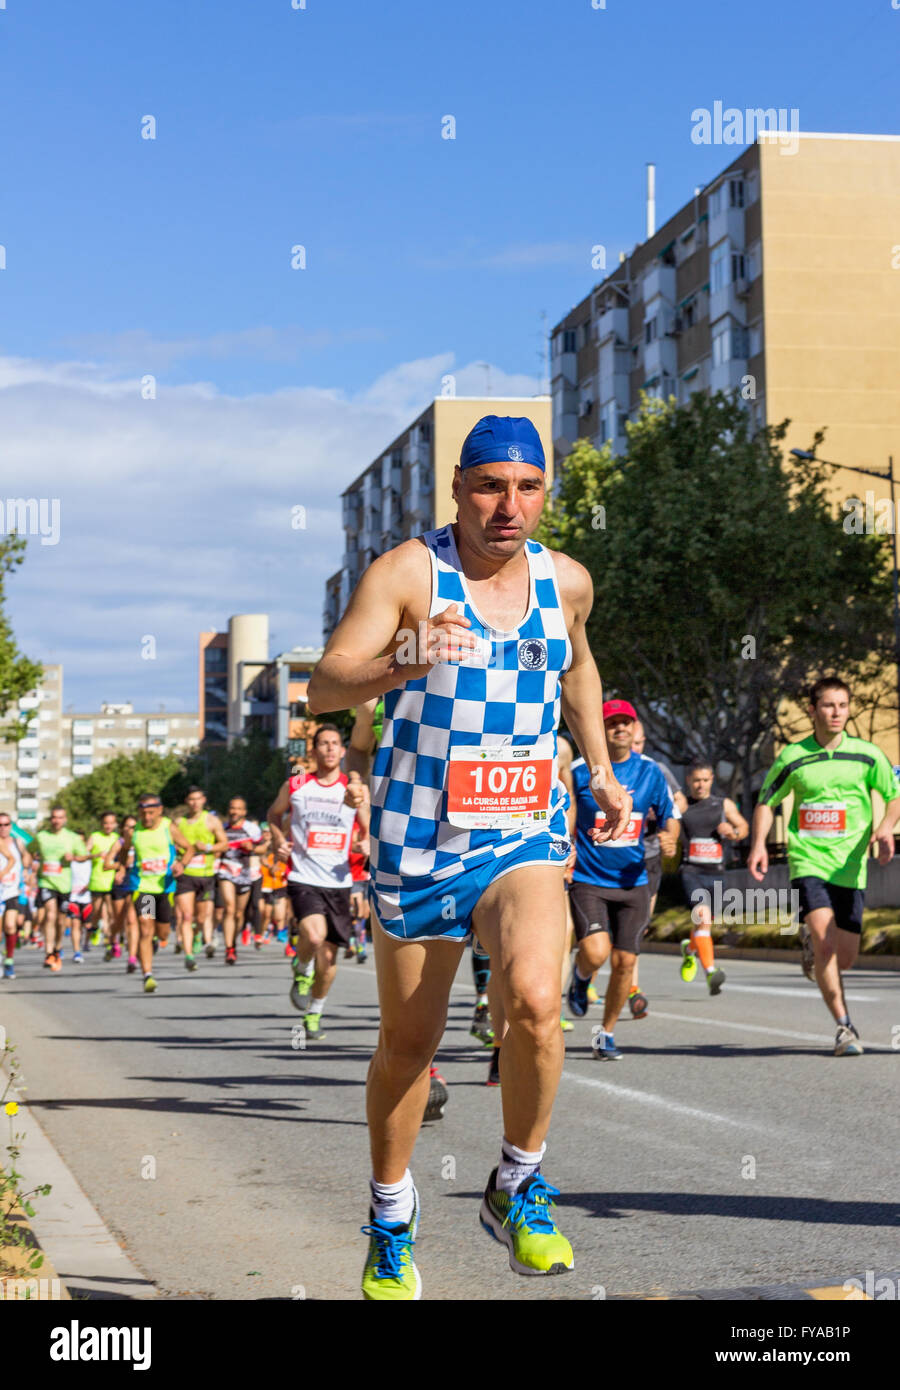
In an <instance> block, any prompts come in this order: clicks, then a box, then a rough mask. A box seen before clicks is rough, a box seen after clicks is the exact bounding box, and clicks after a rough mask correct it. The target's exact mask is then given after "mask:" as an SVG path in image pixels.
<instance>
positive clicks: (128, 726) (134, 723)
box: [125, 719, 141, 746]
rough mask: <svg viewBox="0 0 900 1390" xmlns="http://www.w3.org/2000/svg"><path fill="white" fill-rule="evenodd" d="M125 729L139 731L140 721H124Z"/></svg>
mask: <svg viewBox="0 0 900 1390" xmlns="http://www.w3.org/2000/svg"><path fill="white" fill-rule="evenodd" d="M125 728H126V729H140V728H141V720H140V719H126V720H125ZM129 746H130V745H129Z"/></svg>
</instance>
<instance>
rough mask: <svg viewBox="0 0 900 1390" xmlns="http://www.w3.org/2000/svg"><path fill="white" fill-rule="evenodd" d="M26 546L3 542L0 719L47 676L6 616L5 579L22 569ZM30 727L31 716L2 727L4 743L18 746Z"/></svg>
mask: <svg viewBox="0 0 900 1390" xmlns="http://www.w3.org/2000/svg"><path fill="white" fill-rule="evenodd" d="M25 546H26V542H25V539H24V537H22V536H17V535H9V536H4V537H3V538H2V539H0V719H5V716H6V714H7V713H8V711H9V707H10V705H13V704H15V703H16V701H17V700H18V699H19V698H20V697H21V696H22V695H27V693H28V691H29V690H34V688H35V687H36V686H37V685H38V684H39V683H40V679H41V676H42V674H43V667H42V666H41V665H40V663H39V662H37V661H29V660H28V658H27V657H25V656H22V654H21V652H20V651H19V648H18V646H17V645H16V640H15V637H14V636H13V630H12V624H11V623H10V621H9V619H8V617H7V616H6V612H5V608H6V584H5V576H6V575H7V574H11V573H12V571H13V570H16V569H18V567H19V566H20V565H21V563H22V561H23V560H24V558H25ZM29 723H30V715H29V716H24V715H23V716H22V717H21V718H15V719H11V720H8V721H6V722H5V723H0V739H2V741H3V742H5V743H17V742H18V741H19V739H21V738H24V737H25V735H26V734H27V732H28V727H29Z"/></svg>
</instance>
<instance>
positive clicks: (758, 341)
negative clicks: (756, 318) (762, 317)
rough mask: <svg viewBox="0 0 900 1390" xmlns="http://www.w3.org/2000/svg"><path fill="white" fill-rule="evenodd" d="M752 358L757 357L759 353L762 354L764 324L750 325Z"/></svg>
mask: <svg viewBox="0 0 900 1390" xmlns="http://www.w3.org/2000/svg"><path fill="white" fill-rule="evenodd" d="M749 336H750V356H751V357H755V356H756V354H757V353H758V352H762V323H754V324H751V325H750V334H749Z"/></svg>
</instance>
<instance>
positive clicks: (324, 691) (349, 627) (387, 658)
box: [306, 540, 476, 716]
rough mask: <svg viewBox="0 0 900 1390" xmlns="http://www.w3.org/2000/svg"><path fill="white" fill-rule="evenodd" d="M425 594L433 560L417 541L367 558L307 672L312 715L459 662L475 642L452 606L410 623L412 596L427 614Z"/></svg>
mask: <svg viewBox="0 0 900 1390" xmlns="http://www.w3.org/2000/svg"><path fill="white" fill-rule="evenodd" d="M430 593H431V561H430V560H429V558H428V551H427V550H426V548H425V546H424V545H422V543H421V541H418V540H413V541H404V543H403V544H402V545H398V546H397V547H396V549H395V550H389V551H388V552H387V553H386V554H385V555H380V556H379V557H378V559H377V560H373V561H372V564H371V565H369V568H368V569H367V570H366V572H365V574H364V575H363V577H362V579H361V580H360V581H359V583H358V584H357V586H356V588H355V589H354V591H353V595H352V597H351V599H350V603H349V605H348V608H347V611H346V613H345V614H344V616H343V618H342V619H341V621H340V622H339V623H338V625H337V627H336V628H335V630H334V632H333V633H332V634H331V637H330V638H329V639H328V645H327V647H326V648H325V654H324V656H323V657H322V660H321V661H320V662H319V664H318V666H317V667H316V669H315V670H314V671H313V673H312V676H311V678H310V682H309V687H308V690H307V695H306V704H307V708H308V709H309V712H310V714H311V715H313V716H317V715H319V714H325V713H326V712H327V711H329V710H339V709H347V707H348V706H351V705H359V704H360V703H361V702H362V701H363V700H371V699H373V698H375V697H377V696H378V695H384V694H385V692H386V691H388V690H394V689H396V688H397V686H400V685H403V684H404V683H405V682H406V681H409V680H419V679H420V678H421V677H422V676H425V675H427V674H428V672H429V670H430V669H431V667H432V666H433V665H434V664H435V663H436V662H438V661H452V660H458V659H459V654H460V653H461V652H463V651H469V650H472V649H473V648H474V646H475V645H476V643H475V638H474V636H473V635H472V634H471V633H469V632H468V631H467V629H468V628H469V626H470V623H469V620H468V618H466V617H464V616H463V615H462V614H461V613H459V612H457V609H456V606H455V605H454V604H450V605H449V606H448V608H447V609H445V611H444V612H443V613H438V614H436V616H435V617H434V618H427V617H425V616H423V617H422V618H421V619H420V621H419V622H418V623H416V624H412V622H411V620H410V619H409V617H408V614H409V612H410V610H414V609H415V608H416V602H417V601H418V605H419V608H420V609H421V611H422V613H423V614H427V612H428V604H427V602H426V596H427V595H429V594H430ZM404 615H407V617H406V623H405V626H404ZM401 628H403V631H402V634H401Z"/></svg>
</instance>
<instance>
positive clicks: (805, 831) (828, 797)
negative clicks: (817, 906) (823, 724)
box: [759, 734, 900, 888]
mask: <svg viewBox="0 0 900 1390" xmlns="http://www.w3.org/2000/svg"><path fill="white" fill-rule="evenodd" d="M873 790H874V791H877V792H879V793H880V795H881V796H882V797H883V798H884V800H885V802H888V801H892V800H893V799H894V797H895V796H900V781H898V779H897V776H896V775H895V773H894V769H893V768H892V766H891V764H890V763H889V762H888V760H887V758H886V757H885V755H884V753H882V751H881V749H880V748H876V746H875V744H874V743H869V742H868V741H867V740H866V739H864V738H851V737H850V735H849V734H844V735H843V737H842V739H841V742H840V744H839V745H838V747H837V748H834V749H826V748H823V747H822V745H821V744H820V743H819V742H818V741H817V740H816V738H815V735H813V734H810V736H809V738H804V739H801V740H800V742H799V743H789V744H788V745H787V747H786V748H782V750H781V752H780V753H779V754H778V757H777V758H776V759H775V761H774V763H773V764H772V766H771V767H770V768H769V774H768V776H767V777H766V780H765V782H763V785H762V789H761V791H760V793H759V803H760V805H761V806H771V807H772V808H773V809H774V807H776V806H777V805H779V803H780V802H782V801H783V800H784V798H785V797H786V796H787V795H788V793H789V792H793V793H794V809H793V811H792V812H791V819H790V822H789V824H788V867H789V868H790V873H791V878H802V877H805V876H807V875H811V876H813V877H815V878H822V879H824V880H825V881H826V883H834V884H837V885H838V886H839V887H841V888H865V886H866V870H867V867H868V846H869V836H870V835H871V833H872V801H871V796H870V793H871V792H872V791H873Z"/></svg>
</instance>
